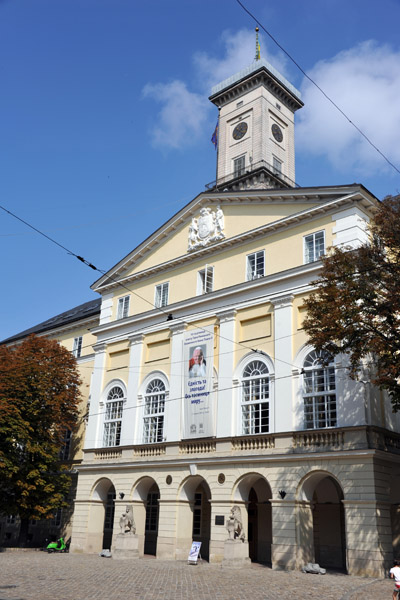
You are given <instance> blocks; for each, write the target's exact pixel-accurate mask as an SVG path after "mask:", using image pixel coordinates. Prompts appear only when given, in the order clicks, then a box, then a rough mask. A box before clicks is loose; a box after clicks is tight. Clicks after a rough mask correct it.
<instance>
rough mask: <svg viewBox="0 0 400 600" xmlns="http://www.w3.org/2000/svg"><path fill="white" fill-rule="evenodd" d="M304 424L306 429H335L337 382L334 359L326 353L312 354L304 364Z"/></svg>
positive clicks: (313, 352) (314, 352) (314, 351)
mask: <svg viewBox="0 0 400 600" xmlns="http://www.w3.org/2000/svg"><path fill="white" fill-rule="evenodd" d="M303 370H304V374H303V400H304V424H305V428H306V429H319V428H325V427H335V426H336V425H337V414H336V381H335V367H334V364H333V360H332V358H331V357H330V356H329V354H327V353H326V352H325V353H324V352H317V351H316V350H313V351H312V352H310V353H309V354H308V355H307V357H306V359H305V361H304V364H303Z"/></svg>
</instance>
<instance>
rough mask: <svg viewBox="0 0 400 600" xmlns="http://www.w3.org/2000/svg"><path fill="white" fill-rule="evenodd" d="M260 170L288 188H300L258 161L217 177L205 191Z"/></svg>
mask: <svg viewBox="0 0 400 600" xmlns="http://www.w3.org/2000/svg"><path fill="white" fill-rule="evenodd" d="M260 169H265V170H266V171H267V172H268V175H270V176H271V177H273V178H274V179H275V180H278V181H282V182H283V183H285V184H286V185H287V186H289V187H294V188H299V187H301V186H300V185H299V184H297V183H296V182H295V181H293V180H292V179H290V177H287V176H286V175H284V174H283V173H281V172H280V171H279V170H278V169H277V168H276V167H274V166H273V165H271V164H269V163H268V162H267V161H265V160H260V161H259V162H256V163H250V164H249V165H246V166H245V167H244V168H243V169H241V170H240V171H237V172H232V173H229V174H228V175H225V177H218V179H217V180H214V181H211V182H210V183H207V184H206V186H205V187H206V190H212V189H213V188H216V187H218V188H219V187H220V186H221V185H224V184H225V183H228V182H230V181H232V180H233V179H237V180H238V181H242V180H243V179H245V178H246V177H247V176H249V175H251V174H252V173H255V172H256V171H258V170H260Z"/></svg>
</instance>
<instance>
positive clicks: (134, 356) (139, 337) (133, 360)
mask: <svg viewBox="0 0 400 600" xmlns="http://www.w3.org/2000/svg"><path fill="white" fill-rule="evenodd" d="M128 339H129V344H130V352H129V376H128V390H127V395H126V403H125V405H124V413H123V418H122V429H121V446H126V445H128V444H135V443H139V442H138V438H137V431H138V420H139V414H140V412H139V407H138V399H137V394H138V389H139V384H140V366H141V364H142V352H143V340H144V335H143V334H142V333H139V334H136V335H132V336H129V338H128Z"/></svg>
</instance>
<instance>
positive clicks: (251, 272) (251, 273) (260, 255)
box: [246, 250, 265, 281]
mask: <svg viewBox="0 0 400 600" xmlns="http://www.w3.org/2000/svg"><path fill="white" fill-rule="evenodd" d="M246 271H247V281H251V280H252V279H258V278H259V277H264V271H265V261H264V250H260V251H259V252H254V254H249V255H248V256H247V268H246Z"/></svg>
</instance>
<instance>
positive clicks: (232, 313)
mask: <svg viewBox="0 0 400 600" xmlns="http://www.w3.org/2000/svg"><path fill="white" fill-rule="evenodd" d="M236 315H237V310H236V309H235V308H230V309H228V310H220V311H217V312H216V313H215V316H216V317H217V318H218V319H219V322H220V323H226V322H228V321H233V319H234V318H235V317H236Z"/></svg>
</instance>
